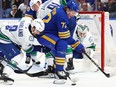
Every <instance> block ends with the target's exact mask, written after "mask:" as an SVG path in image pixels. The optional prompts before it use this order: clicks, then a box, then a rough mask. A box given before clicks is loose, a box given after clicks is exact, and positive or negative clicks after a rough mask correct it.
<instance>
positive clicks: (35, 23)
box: [31, 18, 45, 32]
mask: <svg viewBox="0 0 116 87" xmlns="http://www.w3.org/2000/svg"><path fill="white" fill-rule="evenodd" d="M31 27H35V28H36V29H37V30H38V31H39V32H42V31H43V30H44V28H45V25H44V22H43V21H42V20H41V19H39V18H38V19H35V20H33V21H32V23H31Z"/></svg>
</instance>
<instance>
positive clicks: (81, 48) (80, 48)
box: [75, 43, 85, 53]
mask: <svg viewBox="0 0 116 87" xmlns="http://www.w3.org/2000/svg"><path fill="white" fill-rule="evenodd" d="M75 50H76V51H77V52H79V53H84V52H85V48H84V46H83V45H82V44H81V43H80V44H79V45H78V46H77V47H76V48H75Z"/></svg>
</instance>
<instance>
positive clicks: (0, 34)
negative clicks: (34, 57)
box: [0, 19, 47, 84]
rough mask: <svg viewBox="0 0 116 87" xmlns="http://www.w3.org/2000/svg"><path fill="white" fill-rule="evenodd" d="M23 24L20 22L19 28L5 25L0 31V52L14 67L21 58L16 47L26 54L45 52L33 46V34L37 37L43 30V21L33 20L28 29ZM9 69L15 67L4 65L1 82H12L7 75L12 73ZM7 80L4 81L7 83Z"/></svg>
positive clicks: (21, 55) (19, 51)
mask: <svg viewBox="0 0 116 87" xmlns="http://www.w3.org/2000/svg"><path fill="white" fill-rule="evenodd" d="M24 22H26V21H22V22H20V24H19V26H18V25H6V26H3V27H2V28H1V29H0V51H1V52H2V53H3V54H4V55H5V58H7V60H10V61H11V62H12V63H13V64H15V65H18V64H19V63H20V61H21V59H22V58H23V54H22V53H21V50H20V49H19V48H17V46H21V47H22V49H23V50H24V51H25V52H26V53H30V54H33V53H34V52H36V51H40V52H45V51H47V49H45V47H43V46H39V45H37V46H35V45H33V40H34V37H35V34H38V35H39V34H41V33H40V32H42V31H43V30H44V23H43V21H42V20H41V19H35V20H34V21H33V22H32V24H31V25H29V26H28V27H26V26H27V25H24V24H25V23H24ZM24 26H25V27H26V28H24ZM0 58H1V57H0ZM11 68H13V69H15V67H13V66H10V67H9V64H6V65H5V68H4V70H3V74H2V77H3V80H4V79H6V78H7V80H8V82H11V83H9V84H12V82H14V80H13V79H12V78H9V75H10V74H11V73H12V72H13V70H12V69H11ZM7 80H4V81H6V82H7Z"/></svg>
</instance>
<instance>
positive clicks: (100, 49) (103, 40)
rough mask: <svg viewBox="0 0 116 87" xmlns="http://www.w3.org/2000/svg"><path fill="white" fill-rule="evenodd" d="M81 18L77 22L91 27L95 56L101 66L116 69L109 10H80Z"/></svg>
mask: <svg viewBox="0 0 116 87" xmlns="http://www.w3.org/2000/svg"><path fill="white" fill-rule="evenodd" d="M79 15H80V19H79V21H78V22H77V24H85V25H87V26H88V27H89V30H90V32H91V33H92V35H93V37H94V39H95V43H96V51H95V56H94V57H95V58H96V59H97V60H98V64H99V66H100V67H101V68H102V69H103V70H105V71H108V72H114V71H115V70H116V46H115V45H114V42H113V37H112V30H111V29H110V22H109V13H108V12H102V11H97V12H79Z"/></svg>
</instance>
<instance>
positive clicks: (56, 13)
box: [43, 6, 70, 39]
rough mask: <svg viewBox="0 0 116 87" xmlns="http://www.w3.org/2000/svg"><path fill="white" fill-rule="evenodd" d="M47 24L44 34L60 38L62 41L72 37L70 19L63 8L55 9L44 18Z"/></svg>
mask: <svg viewBox="0 0 116 87" xmlns="http://www.w3.org/2000/svg"><path fill="white" fill-rule="evenodd" d="M43 21H44V23H45V30H44V33H51V34H53V35H56V36H59V37H60V38H61V39H66V38H69V37H70V31H69V19H68V16H67V14H66V12H65V11H64V8H63V6H60V7H58V8H54V10H53V11H52V12H51V13H50V14H48V15H47V16H46V17H44V18H43Z"/></svg>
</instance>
